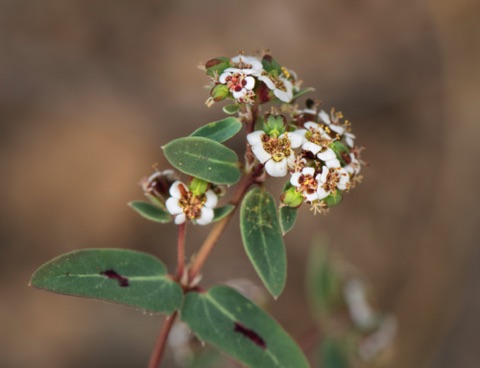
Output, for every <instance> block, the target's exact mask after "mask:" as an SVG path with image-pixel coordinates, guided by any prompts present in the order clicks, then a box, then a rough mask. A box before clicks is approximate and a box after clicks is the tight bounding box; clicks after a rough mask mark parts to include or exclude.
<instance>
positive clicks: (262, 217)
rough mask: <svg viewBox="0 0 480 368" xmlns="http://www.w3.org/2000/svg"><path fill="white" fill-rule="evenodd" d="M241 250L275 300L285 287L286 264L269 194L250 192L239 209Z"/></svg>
mask: <svg viewBox="0 0 480 368" xmlns="http://www.w3.org/2000/svg"><path fill="white" fill-rule="evenodd" d="M240 230H241V233H242V240H243V246H244V248H245V251H246V252H247V255H248V257H249V258H250V261H251V262H252V264H253V267H254V268H255V270H256V271H257V273H258V275H259V276H260V278H261V279H262V281H263V283H264V284H265V286H266V288H267V289H268V291H269V292H270V293H271V294H272V295H273V296H274V297H278V296H279V295H280V294H281V293H282V291H283V288H284V286H285V280H286V276H287V261H286V254H285V245H284V243H283V237H282V233H281V231H280V225H279V223H278V217H277V209H276V206H275V201H274V200H273V198H272V196H271V195H270V193H268V192H267V191H265V190H263V189H260V188H253V189H252V190H250V192H248V193H247V195H246V196H245V198H244V200H243V202H242V206H241V209H240Z"/></svg>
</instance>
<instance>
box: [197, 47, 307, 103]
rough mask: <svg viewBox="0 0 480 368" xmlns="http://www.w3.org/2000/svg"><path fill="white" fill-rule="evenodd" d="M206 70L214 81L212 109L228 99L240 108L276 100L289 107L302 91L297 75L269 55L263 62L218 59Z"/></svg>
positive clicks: (243, 57) (247, 58)
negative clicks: (295, 95) (215, 104)
mask: <svg viewBox="0 0 480 368" xmlns="http://www.w3.org/2000/svg"><path fill="white" fill-rule="evenodd" d="M204 68H205V71H206V72H207V74H208V75H209V76H210V77H211V79H212V81H213V88H212V90H211V92H210V95H211V97H210V98H209V99H208V100H207V104H208V105H211V104H212V103H213V102H218V101H222V100H224V99H226V98H230V99H233V100H234V102H235V103H238V104H254V103H260V104H261V103H265V102H269V101H272V100H279V101H281V102H285V103H289V102H291V101H292V100H293V98H294V94H295V93H297V92H298V91H299V83H298V82H297V80H296V78H295V73H294V72H293V71H291V70H288V69H287V68H285V67H283V66H281V65H280V64H279V63H278V62H277V61H276V60H274V59H273V58H272V57H271V56H270V55H268V54H266V55H264V56H263V57H262V58H258V57H256V56H246V55H243V54H240V55H237V56H235V57H233V58H231V59H229V58H225V57H218V58H215V59H212V60H209V61H208V62H207V63H206V64H205V67H204Z"/></svg>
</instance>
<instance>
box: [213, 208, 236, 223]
mask: <svg viewBox="0 0 480 368" xmlns="http://www.w3.org/2000/svg"><path fill="white" fill-rule="evenodd" d="M234 208H235V206H234V205H233V204H227V205H225V206H223V207H218V208H215V209H214V210H213V212H214V215H213V221H219V220H221V219H223V218H224V217H225V216H227V215H228V214H229V213H230V212H232V211H233V209H234Z"/></svg>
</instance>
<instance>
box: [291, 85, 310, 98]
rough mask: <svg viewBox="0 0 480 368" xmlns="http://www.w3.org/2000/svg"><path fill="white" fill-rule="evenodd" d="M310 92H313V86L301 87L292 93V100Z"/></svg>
mask: <svg viewBox="0 0 480 368" xmlns="http://www.w3.org/2000/svg"><path fill="white" fill-rule="evenodd" d="M310 92H315V88H312V87H308V88H304V89H301V90H300V91H298V92H297V93H295V94H294V95H293V100H296V99H297V98H299V97H302V96H303V95H306V94H307V93H310Z"/></svg>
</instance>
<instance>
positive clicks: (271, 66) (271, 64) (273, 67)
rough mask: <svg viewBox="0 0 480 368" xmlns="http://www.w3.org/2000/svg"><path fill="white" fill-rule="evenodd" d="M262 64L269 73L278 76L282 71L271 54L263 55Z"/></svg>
mask: <svg viewBox="0 0 480 368" xmlns="http://www.w3.org/2000/svg"><path fill="white" fill-rule="evenodd" d="M262 65H263V68H264V69H265V70H266V71H267V73H269V74H272V75H275V76H278V75H280V73H281V72H282V66H281V65H280V64H279V63H278V61H277V60H275V59H274V58H273V57H272V56H271V55H265V56H264V57H263V59H262Z"/></svg>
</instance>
